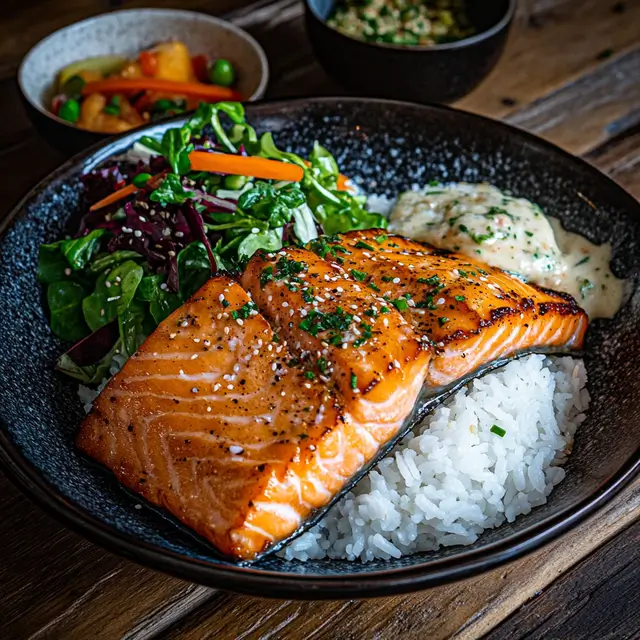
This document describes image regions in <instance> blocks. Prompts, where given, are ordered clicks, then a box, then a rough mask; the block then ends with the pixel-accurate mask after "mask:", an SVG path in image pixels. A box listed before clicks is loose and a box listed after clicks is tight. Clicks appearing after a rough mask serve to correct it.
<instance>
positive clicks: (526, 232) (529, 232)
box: [524, 230, 534, 238]
mask: <svg viewBox="0 0 640 640" xmlns="http://www.w3.org/2000/svg"><path fill="white" fill-rule="evenodd" d="M524 233H525V235H527V236H529V238H533V236H534V233H533V231H526V230H525V232H524Z"/></svg>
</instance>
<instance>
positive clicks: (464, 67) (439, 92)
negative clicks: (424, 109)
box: [305, 0, 516, 103]
mask: <svg viewBox="0 0 640 640" xmlns="http://www.w3.org/2000/svg"><path fill="white" fill-rule="evenodd" d="M341 6H343V5H341V4H340V3H338V2H336V0H305V20H306V26H307V32H308V34H309V39H310V41H311V45H312V47H313V49H314V52H315V54H316V56H317V58H318V60H319V61H320V63H321V64H322V66H323V67H324V69H325V70H326V71H327V73H328V74H329V75H330V76H331V77H332V78H334V79H335V80H336V82H338V83H339V84H341V85H342V86H344V87H345V88H347V89H349V90H352V91H354V92H357V93H360V94H363V95H368V96H376V97H381V98H394V99H401V100H412V101H415V102H436V103H449V102H453V101H454V100H458V99H459V98H462V97H463V96H465V95H466V94H468V93H469V92H471V91H472V90H473V89H474V88H475V87H476V86H477V85H478V84H480V82H482V80H484V78H486V76H487V75H488V74H489V72H490V71H491V70H492V69H493V67H494V66H495V64H496V63H497V61H498V59H499V58H500V55H501V53H502V51H503V48H504V45H505V42H506V39H507V35H508V32H509V27H510V26H511V23H512V21H513V15H514V13H515V7H516V0H484V1H483V0H467V2H465V3H464V18H465V22H466V24H465V25H464V29H463V30H461V31H460V33H462V34H469V35H466V36H464V37H461V38H460V39H454V40H453V41H449V40H450V39H449V38H447V37H446V35H445V36H444V37H442V36H441V37H435V38H434V39H433V41H434V43H433V44H420V43H418V44H413V42H414V40H415V41H416V42H419V40H420V38H416V39H414V38H413V37H412V38H409V39H407V38H406V37H397V38H394V37H393V34H382V33H380V34H377V33H375V30H376V29H377V28H378V27H377V26H376V21H375V20H371V21H370V24H371V25H373V27H372V29H373V31H372V30H371V29H370V30H369V33H368V35H367V36H366V39H363V37H364V36H361V35H358V36H355V35H353V34H349V35H348V34H346V33H345V32H344V31H343V30H340V29H339V28H337V27H334V26H331V25H333V24H335V16H336V11H337V10H338V11H339V10H340V7H341ZM329 23H331V24H329ZM405 35H406V34H405Z"/></svg>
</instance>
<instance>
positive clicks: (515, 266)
mask: <svg viewBox="0 0 640 640" xmlns="http://www.w3.org/2000/svg"><path fill="white" fill-rule="evenodd" d="M389 230H390V231H393V232H394V233H397V234H400V235H403V236H407V237H409V238H413V239H415V240H422V241H423V242H429V243H430V244H433V245H435V246H436V247H440V248H443V249H451V250H454V251H460V252H461V253H464V254H466V255H469V256H471V257H474V258H478V259H479V260H483V261H484V262H486V263H488V264H490V265H492V266H494V267H499V268H501V269H505V270H506V271H511V272H513V273H514V274H517V275H519V276H520V277H522V278H523V279H524V280H528V281H531V282H535V283H536V284H539V285H541V286H544V287H548V288H549V289H555V290H557V291H563V292H566V293H569V294H571V295H572V296H573V297H574V298H575V299H576V301H577V302H578V304H579V305H580V306H581V307H582V308H583V309H584V310H585V311H586V312H587V314H588V315H589V317H590V318H592V319H593V318H610V317H612V316H613V315H614V314H615V313H616V311H617V310H618V309H619V308H620V305H621V304H622V297H623V292H624V281H623V280H620V279H618V278H616V277H615V276H614V275H613V274H612V273H611V269H610V267H609V262H610V260H611V245H609V244H603V245H595V244H593V243H592V242H589V240H587V239H586V238H583V237H582V236H580V235H578V234H575V233H570V232H568V231H565V230H564V229H563V228H562V226H561V225H560V222H559V221H558V220H556V219H554V218H547V217H546V216H545V215H544V213H543V212H542V210H541V209H540V207H539V206H538V205H536V204H534V203H532V202H530V201H529V200H526V199H524V198H514V197H512V196H509V195H507V194H505V193H503V192H502V191H500V190H499V189H497V188H496V187H494V186H491V185H489V184H467V183H457V184H449V185H438V186H430V187H427V188H426V189H424V190H423V191H422V192H415V191H408V192H406V193H403V194H401V195H400V197H399V198H398V202H397V203H396V205H395V206H394V207H393V210H392V211H391V218H390V224H389Z"/></svg>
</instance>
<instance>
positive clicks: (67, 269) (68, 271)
mask: <svg viewBox="0 0 640 640" xmlns="http://www.w3.org/2000/svg"><path fill="white" fill-rule="evenodd" d="M64 275H65V276H70V275H71V269H70V268H69V267H67V268H66V269H65V270H64Z"/></svg>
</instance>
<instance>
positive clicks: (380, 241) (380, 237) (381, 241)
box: [376, 236, 389, 244]
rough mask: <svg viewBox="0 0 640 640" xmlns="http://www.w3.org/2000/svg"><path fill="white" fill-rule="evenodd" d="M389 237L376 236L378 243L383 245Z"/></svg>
mask: <svg viewBox="0 0 640 640" xmlns="http://www.w3.org/2000/svg"><path fill="white" fill-rule="evenodd" d="M388 237H389V236H376V242H377V243H378V244H382V243H383V242H384V241H385V240H386V239H387V238H388Z"/></svg>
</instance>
